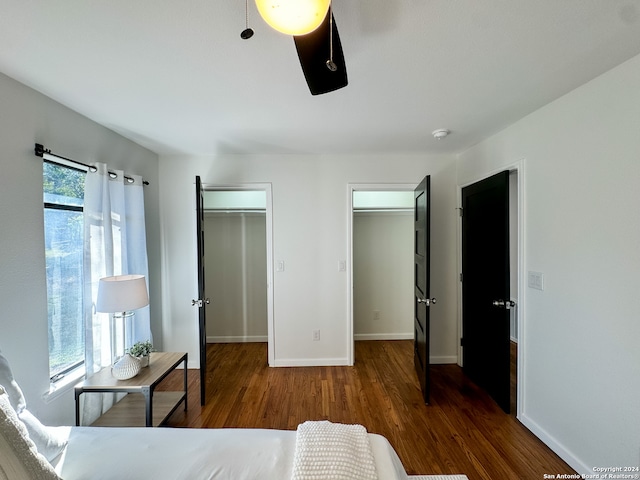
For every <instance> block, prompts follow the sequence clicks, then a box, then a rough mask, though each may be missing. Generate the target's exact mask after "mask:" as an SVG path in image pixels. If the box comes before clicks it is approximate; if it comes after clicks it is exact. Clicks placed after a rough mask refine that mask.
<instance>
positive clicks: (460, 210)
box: [458, 207, 464, 216]
mask: <svg viewBox="0 0 640 480" xmlns="http://www.w3.org/2000/svg"><path fill="white" fill-rule="evenodd" d="M458 213H459V214H460V216H462V215H464V209H463V208H462V207H459V208H458Z"/></svg>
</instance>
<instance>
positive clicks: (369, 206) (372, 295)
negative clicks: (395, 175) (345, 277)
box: [349, 184, 416, 363]
mask: <svg viewBox="0 0 640 480" xmlns="http://www.w3.org/2000/svg"><path fill="white" fill-rule="evenodd" d="M415 187H416V185H415V184H393V185H392V184H384V185H371V184H366V185H363V184H353V185H350V186H349V199H350V210H351V215H350V220H351V221H350V237H351V238H350V246H351V249H350V252H349V255H350V264H351V269H350V272H351V276H350V286H351V289H350V314H351V323H350V325H351V332H352V335H351V340H352V341H351V343H350V347H351V350H350V355H349V358H350V361H351V363H353V362H354V361H355V358H354V357H355V348H354V345H353V342H355V341H359V340H413V337H414V331H413V330H414V328H413V323H414V311H413V306H414V284H413V281H414V274H413V269H414V245H413V243H414V189H415Z"/></svg>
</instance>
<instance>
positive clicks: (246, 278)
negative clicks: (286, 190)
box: [204, 192, 267, 343]
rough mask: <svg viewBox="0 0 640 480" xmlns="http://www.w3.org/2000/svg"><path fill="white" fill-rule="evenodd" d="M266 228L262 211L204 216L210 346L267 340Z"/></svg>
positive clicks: (208, 337) (216, 213)
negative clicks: (213, 344)
mask: <svg viewBox="0 0 640 480" xmlns="http://www.w3.org/2000/svg"><path fill="white" fill-rule="evenodd" d="M216 193H219V192H216ZM261 193H264V192H261ZM266 229H267V226H266V215H265V213H239V212H232V213H224V212H222V213H221V212H206V213H205V218H204V232H205V233H204V237H205V242H204V243H205V247H204V251H205V256H204V260H205V262H204V263H205V286H206V289H207V292H208V293H209V295H208V296H209V297H210V300H211V303H210V304H209V305H208V306H207V315H208V318H207V341H208V342H210V343H216V342H248V341H253V342H266V341H267V248H266V242H267V241H266Z"/></svg>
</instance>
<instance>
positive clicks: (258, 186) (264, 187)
mask: <svg viewBox="0 0 640 480" xmlns="http://www.w3.org/2000/svg"><path fill="white" fill-rule="evenodd" d="M202 190H204V191H205V192H207V191H208V192H211V191H233V190H236V191H242V190H247V191H249V190H258V191H263V192H265V194H266V197H267V204H266V212H265V215H266V217H265V222H266V243H267V245H266V247H267V359H268V364H269V366H270V367H272V366H274V365H275V328H274V318H273V194H272V185H271V183H238V184H217V183H204V182H203V183H202ZM209 297H211V301H215V297H214V296H212V295H209Z"/></svg>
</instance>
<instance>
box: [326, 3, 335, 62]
mask: <svg viewBox="0 0 640 480" xmlns="http://www.w3.org/2000/svg"><path fill="white" fill-rule="evenodd" d="M326 65H327V68H328V69H329V70H331V71H332V72H335V71H336V70H338V66H337V65H336V64H335V63H334V62H333V9H332V4H331V3H329V60H327V63H326Z"/></svg>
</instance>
